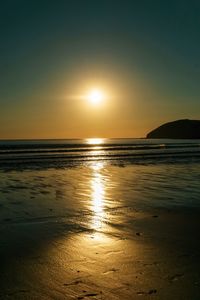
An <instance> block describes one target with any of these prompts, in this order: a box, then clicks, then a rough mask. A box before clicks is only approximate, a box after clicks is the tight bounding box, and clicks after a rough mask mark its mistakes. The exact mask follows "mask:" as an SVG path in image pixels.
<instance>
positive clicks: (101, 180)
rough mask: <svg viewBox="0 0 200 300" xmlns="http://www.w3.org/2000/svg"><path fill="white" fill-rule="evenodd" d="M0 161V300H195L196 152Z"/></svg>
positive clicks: (199, 173)
mask: <svg viewBox="0 0 200 300" xmlns="http://www.w3.org/2000/svg"><path fill="white" fill-rule="evenodd" d="M120 147H121V146H120ZM120 151H121V150H120ZM128 151H129V150H128ZM93 156H94V154H93ZM93 158H94V157H93ZM20 159H21V158H20ZM131 159H132V158H131ZM0 166H1V168H0V169H1V171H0V235H1V244H0V265H1V274H0V299H111V300H112V299H147V298H149V297H150V299H151V297H154V296H156V297H158V299H171V298H174V299H193V300H196V299H199V298H198V295H199V291H200V276H199V262H200V257H199V253H200V245H199V240H200V239H199V238H198V233H199V232H200V230H199V229H200V228H199V227H200V224H199V221H198V220H199V209H200V200H199V195H200V185H199V181H200V163H199V162H198V157H195V158H194V157H190V156H188V157H185V156H184V157H182V158H181V159H180V160H179V159H177V157H176V159H175V158H174V157H173V156H172V157H171V158H170V159H169V157H167V158H165V159H164V161H163V160H159V162H158V161H156V163H155V159H154V161H152V160H151V161H148V163H147V161H146V162H145V163H141V162H138V161H137V162H136V161H134V162H133V161H132V160H128V163H127V160H124V159H122V157H120V159H118V160H117V161H115V162H114V163H113V161H112V162H111V160H106V159H99V157H98V158H97V159H92V160H87V161H84V160H82V161H81V163H80V162H79V163H78V164H76V163H74V162H73V164H71V162H70V166H67V165H65V164H64V165H63V166H62V167H61V166H60V165H59V166H58V165H57V166H56V167H55V166H54V167H51V168H49V167H47V166H46V165H44V164H42V163H41V158H40V159H39V164H37V162H35V164H29V163H28V164H24V162H23V163H20V164H18V163H17V165H16V161H15V162H14V163H9V168H8V164H7V165H6V166H5V165H3V164H1V165H0ZM31 166H33V167H31ZM172 295H173V297H172Z"/></svg>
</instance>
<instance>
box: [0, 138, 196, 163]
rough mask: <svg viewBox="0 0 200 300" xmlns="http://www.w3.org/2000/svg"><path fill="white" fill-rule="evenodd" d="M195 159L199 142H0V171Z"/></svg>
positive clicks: (128, 140) (137, 140) (138, 140)
mask: <svg viewBox="0 0 200 300" xmlns="http://www.w3.org/2000/svg"><path fill="white" fill-rule="evenodd" d="M199 157H200V140H144V139H106V140H105V141H104V142H102V143H101V144H98V145H95V144H92V143H91V144H88V143H87V142H85V140H51V141H49V140H48V141H46V140H43V141H0V168H5V167H11V168H12V167H13V166H15V167H17V166H18V167H27V168H28V167H32V166H33V165H35V167H38V166H40V167H41V166H42V165H43V166H44V165H45V167H47V165H48V164H49V166H50V167H52V166H53V167H58V166H59V167H60V166H74V165H77V164H84V163H86V162H90V161H94V160H105V161H107V162H108V161H110V162H111V163H113V162H114V163H117V162H119V163H120V164H121V163H149V162H151V163H152V161H154V163H156V162H160V161H162V162H163V161H166V162H169V160H171V161H173V162H176V161H179V160H180V159H181V160H182V159H184V160H191V159H193V160H194V159H199Z"/></svg>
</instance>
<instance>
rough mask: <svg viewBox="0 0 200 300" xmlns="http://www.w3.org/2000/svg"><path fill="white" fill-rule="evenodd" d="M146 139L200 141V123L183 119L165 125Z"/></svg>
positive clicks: (149, 134)
mask: <svg viewBox="0 0 200 300" xmlns="http://www.w3.org/2000/svg"><path fill="white" fill-rule="evenodd" d="M146 137H147V138H149V139H155V138H159V139H160V138H165V139H168V138H169V139H200V121H199V120H188V119H183V120H177V121H173V122H169V123H165V124H163V125H161V126H159V127H158V128H156V129H154V130H152V131H151V132H149V133H148V134H147V136H146Z"/></svg>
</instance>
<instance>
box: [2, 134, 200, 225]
mask: <svg viewBox="0 0 200 300" xmlns="http://www.w3.org/2000/svg"><path fill="white" fill-rule="evenodd" d="M199 183H200V140H146V139H88V140H38V141H36V140H32V141H0V205H1V217H2V219H5V216H6V219H9V218H10V219H11V220H13V219H15V220H16V219H24V218H25V219H29V218H36V217H37V218H45V217H49V216H51V217H62V216H63V215H64V216H66V215H68V216H69V215H70V214H71V215H72V216H75V215H78V216H79V221H80V220H82V221H83V218H84V216H86V219H85V222H86V223H87V222H88V218H90V219H93V218H94V217H96V218H97V219H98V220H100V221H103V222H111V220H114V219H115V218H116V216H118V221H119V219H120V218H122V216H123V215H126V216H127V211H129V212H130V210H131V209H133V210H137V209H142V210H145V209H147V210H148V209H149V208H151V207H155V208H156V207H157V208H160V207H163V208H170V207H200V184H199ZM22 208H23V209H22ZM63 212H64V213H63ZM122 219H123V218H122Z"/></svg>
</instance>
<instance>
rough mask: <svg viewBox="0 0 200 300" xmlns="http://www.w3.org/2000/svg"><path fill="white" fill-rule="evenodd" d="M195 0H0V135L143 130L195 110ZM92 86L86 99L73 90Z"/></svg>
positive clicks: (198, 51)
mask: <svg viewBox="0 0 200 300" xmlns="http://www.w3.org/2000/svg"><path fill="white" fill-rule="evenodd" d="M199 32H200V2H199V0H196V1H195V0H190V1H189V0H188V1H184V0H181V1H178V0H173V1H171V0H168V1H161V0H160V1H154V0H152V1H150V0H143V1H134V0H130V1H128V0H123V1H117V0H71V1H70V0H65V1H62V0H55V1H50V0H48V1H46V0H40V1H37V0H29V1H27V0H26V1H21V0H15V1H12V0H7V1H2V2H1V4H0V38H1V40H0V76H1V80H0V107H1V109H0V138H1V139H10V138H19V139H21V138H79V137H80V138H84V137H143V136H145V135H146V133H147V132H148V131H150V130H151V129H153V128H154V127H157V126H158V125H160V124H161V123H164V122H167V121H172V120H175V119H181V118H191V119H199V113H200V98H199V96H200V84H199V83H200V80H199V79H200V72H199V71H200V60H199V58H200V34H199ZM94 87H98V88H100V89H102V90H103V91H104V93H105V94H106V95H107V99H106V100H105V101H104V103H102V105H100V106H96V107H93V106H91V105H89V103H88V102H87V101H85V100H83V99H82V98H81V97H79V96H81V95H82V94H84V93H85V92H86V91H87V90H89V89H90V88H91V89H92V88H94Z"/></svg>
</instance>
